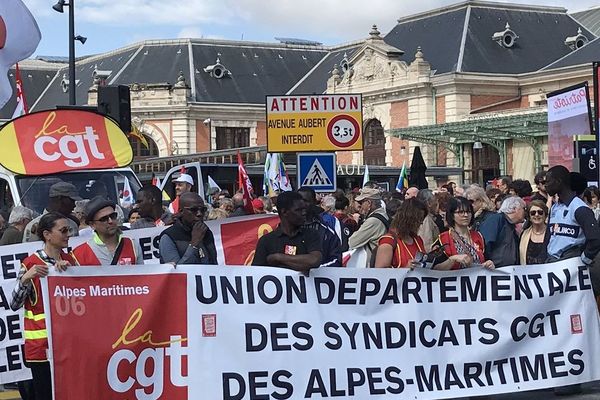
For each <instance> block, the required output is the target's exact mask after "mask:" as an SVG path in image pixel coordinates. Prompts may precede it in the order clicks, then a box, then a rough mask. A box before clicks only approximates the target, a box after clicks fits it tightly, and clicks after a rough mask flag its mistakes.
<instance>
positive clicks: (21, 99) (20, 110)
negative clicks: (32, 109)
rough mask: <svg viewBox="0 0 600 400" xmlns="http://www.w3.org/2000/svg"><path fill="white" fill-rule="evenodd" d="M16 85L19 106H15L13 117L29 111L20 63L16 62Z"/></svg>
mask: <svg viewBox="0 0 600 400" xmlns="http://www.w3.org/2000/svg"><path fill="white" fill-rule="evenodd" d="M15 86H16V87H17V107H15V111H14V112H13V115H12V117H13V118H17V117H20V116H21V115H25V114H27V113H28V112H29V111H28V109H27V102H26V101H25V95H24V94H23V81H22V80H21V71H19V64H15Z"/></svg>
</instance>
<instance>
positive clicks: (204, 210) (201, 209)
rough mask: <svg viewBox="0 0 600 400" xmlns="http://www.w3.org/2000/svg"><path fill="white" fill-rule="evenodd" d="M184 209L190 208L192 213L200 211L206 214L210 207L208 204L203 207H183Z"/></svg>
mask: <svg viewBox="0 0 600 400" xmlns="http://www.w3.org/2000/svg"><path fill="white" fill-rule="evenodd" d="M183 209H184V210H188V211H189V212H191V213H192V214H198V211H200V212H201V213H202V214H204V213H205V212H206V210H208V208H207V207H206V206H202V207H183Z"/></svg>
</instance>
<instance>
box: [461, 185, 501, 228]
mask: <svg viewBox="0 0 600 400" xmlns="http://www.w3.org/2000/svg"><path fill="white" fill-rule="evenodd" d="M465 197H466V198H467V200H469V202H470V203H471V205H472V206H473V212H474V213H475V214H474V218H475V219H474V221H473V229H475V230H476V231H478V230H479V227H480V226H481V224H482V223H483V221H485V220H486V219H487V218H488V217H489V216H491V215H494V214H496V206H495V205H494V203H493V202H492V201H491V200H490V198H489V197H488V196H487V194H486V192H485V191H484V190H483V188H481V187H479V186H476V185H471V186H469V188H468V189H467V190H466V191H465Z"/></svg>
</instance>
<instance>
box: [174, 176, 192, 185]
mask: <svg viewBox="0 0 600 400" xmlns="http://www.w3.org/2000/svg"><path fill="white" fill-rule="evenodd" d="M173 182H185V183H189V184H190V185H192V186H194V178H192V176H191V175H188V174H181V175H179V177H178V178H177V179H173Z"/></svg>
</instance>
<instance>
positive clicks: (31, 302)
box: [23, 253, 77, 362]
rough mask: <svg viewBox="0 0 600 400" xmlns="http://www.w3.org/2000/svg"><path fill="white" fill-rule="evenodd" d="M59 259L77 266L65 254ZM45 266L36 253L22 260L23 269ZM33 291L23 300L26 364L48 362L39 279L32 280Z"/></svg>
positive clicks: (44, 316)
mask: <svg viewBox="0 0 600 400" xmlns="http://www.w3.org/2000/svg"><path fill="white" fill-rule="evenodd" d="M61 258H62V259H63V260H65V261H68V262H70V263H71V264H72V265H77V262H76V261H75V259H74V258H73V257H71V256H70V255H69V254H67V253H61ZM42 264H46V265H48V266H50V265H49V264H48V263H47V262H45V261H44V260H42V259H41V258H40V256H39V255H38V254H37V253H33V254H32V255H30V256H29V257H27V258H26V259H24V260H23V267H24V268H26V269H27V270H29V269H30V268H32V267H33V266H34V265H42ZM32 283H33V291H32V293H31V296H29V297H27V298H26V299H25V304H24V308H25V320H24V336H25V360H26V361H28V362H36V361H38V362H39V361H47V360H48V355H47V351H48V331H46V315H45V314H44V302H43V300H42V286H41V284H40V279H39V278H34V279H33V280H32Z"/></svg>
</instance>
